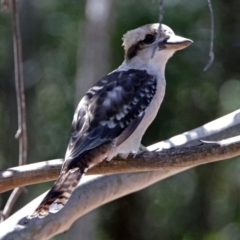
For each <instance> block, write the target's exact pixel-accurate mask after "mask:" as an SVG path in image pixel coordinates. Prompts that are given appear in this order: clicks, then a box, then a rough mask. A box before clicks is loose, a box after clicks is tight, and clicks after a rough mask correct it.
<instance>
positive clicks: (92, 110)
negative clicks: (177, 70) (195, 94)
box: [29, 23, 193, 218]
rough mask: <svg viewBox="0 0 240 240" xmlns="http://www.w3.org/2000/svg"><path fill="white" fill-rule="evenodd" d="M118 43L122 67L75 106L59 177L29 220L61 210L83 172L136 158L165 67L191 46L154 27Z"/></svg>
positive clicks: (154, 109)
mask: <svg viewBox="0 0 240 240" xmlns="http://www.w3.org/2000/svg"><path fill="white" fill-rule="evenodd" d="M159 29H160V30H161V32H158V31H159ZM122 40H123V47H124V53H125V54H124V61H123V63H122V64H121V65H120V66H119V67H118V68H117V69H115V70H114V71H112V72H110V73H109V74H107V75H106V76H105V77H103V78H102V79H100V80H99V81H98V82H97V83H96V84H94V85H93V86H92V87H91V88H90V89H89V90H88V91H87V93H86V94H85V95H84V96H83V98H82V99H81V101H80V102H79V104H78V106H77V108H76V110H75V113H74V117H73V121H72V128H71V137H70V141H69V144H68V147H67V151H66V154H65V158H64V159H65V160H64V163H63V166H62V169H61V172H60V175H59V177H58V179H57V180H56V182H55V183H54V185H53V187H52V188H51V189H50V191H49V192H48V193H47V195H46V196H45V198H44V199H43V200H42V202H41V203H40V205H39V206H38V207H37V208H36V210H35V211H34V212H33V214H31V215H29V218H35V217H38V218H43V217H45V216H47V215H48V214H49V213H56V212H58V211H59V210H61V209H62V208H63V207H64V205H65V204H66V203H67V201H68V200H69V198H70V197H71V195H72V193H73V191H74V189H75V188H76V186H77V184H78V183H79V181H80V179H81V177H82V176H83V175H84V174H85V173H86V171H87V170H88V169H89V168H91V167H93V166H95V165H97V164H99V163H100V162H102V161H103V160H107V161H109V160H111V159H112V158H113V157H114V156H116V155H120V156H121V157H123V158H126V157H127V156H128V154H130V153H132V154H134V155H136V154H137V153H138V151H139V148H140V144H141V139H142V137H143V135H144V133H145V131H146V130H147V128H148V126H149V125H150V124H151V122H152V121H153V120H154V118H155V117H156V115H157V113H158V110H159V108H160V105H161V103H162V101H163V98H164V94H165V87H166V81H165V66H166V63H167V61H168V59H169V58H170V57H172V55H173V54H174V53H175V52H176V51H177V50H181V49H184V48H186V47H188V46H189V45H190V44H191V43H193V41H192V40H190V39H188V38H184V37H180V36H178V35H175V33H174V32H173V30H172V29H171V28H170V27H168V26H167V25H165V24H161V26H159V23H153V24H147V25H144V26H141V27H138V28H136V29H134V30H130V31H128V32H127V33H126V34H124V35H123V38H122ZM154 48H155V52H154V50H153V49H154Z"/></svg>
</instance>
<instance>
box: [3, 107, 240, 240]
mask: <svg viewBox="0 0 240 240" xmlns="http://www.w3.org/2000/svg"><path fill="white" fill-rule="evenodd" d="M236 134H238V135H240V110H238V111H235V112H233V113H230V114H228V115H226V116H224V117H222V118H219V119H217V120H215V121H213V122H210V123H208V124H205V125H204V126H202V127H199V128H197V129H194V130H192V131H189V132H186V133H183V134H181V135H178V136H175V137H173V138H171V139H169V140H167V141H164V142H161V143H158V144H154V145H152V146H150V147H149V149H155V148H156V147H161V148H162V147H163V148H165V147H167V148H170V147H174V146H177V145H185V146H189V145H190V146H192V145H196V142H197V143H198V144H199V138H201V139H203V138H204V139H206V138H212V139H215V138H220V139H221V138H223V137H226V136H228V137H229V136H235V135H236ZM239 138H240V137H239V136H238V137H233V138H230V139H226V140H222V141H220V142H218V143H203V144H202V145H199V146H193V147H190V148H187V147H181V148H176V149H170V150H164V151H162V152H153V153H144V154H142V155H140V156H138V157H137V158H135V159H132V158H129V159H128V161H129V162H130V163H131V164H130V166H132V164H134V162H135V163H138V164H139V161H142V162H143V165H142V166H141V170H146V168H147V167H148V164H150V165H152V166H153V168H154V169H158V168H159V167H160V166H161V170H158V171H150V172H141V173H124V174H123V173H122V174H114V175H107V176H101V177H96V176H95V177H91V176H85V177H84V178H83V179H82V181H81V184H80V185H79V186H78V187H77V188H76V190H75V191H74V193H73V195H72V197H71V198H70V200H69V201H68V203H67V204H66V206H65V207H64V208H63V209H62V210H61V211H59V212H58V213H56V214H50V215H48V216H47V217H46V218H43V219H33V220H31V221H30V222H28V220H27V221H26V216H28V215H29V214H31V213H32V212H33V210H34V209H35V208H36V206H37V205H38V204H39V203H40V201H41V200H42V198H43V197H44V195H45V194H46V193H45V194H43V195H41V196H40V197H38V198H37V199H35V200H33V201H32V202H31V203H29V204H28V205H26V206H25V207H24V208H22V209H21V210H19V211H18V212H17V213H15V214H14V215H12V216H11V217H9V218H8V219H7V220H5V221H4V222H3V223H2V224H1V225H0V229H1V231H0V239H48V238H50V237H51V236H53V235H56V234H58V233H60V232H63V231H66V230H67V229H69V227H70V226H71V225H72V224H73V222H74V221H75V220H76V219H77V218H79V217H81V216H83V215H84V214H86V213H88V212H89V211H91V210H93V209H95V208H97V207H99V206H101V205H103V204H105V203H107V202H110V201H112V200H114V199H117V198H119V197H121V196H124V195H126V194H129V193H132V192H135V191H138V190H141V189H143V188H145V187H147V186H149V185H151V184H153V183H155V182H157V181H160V180H162V179H164V178H167V177H169V176H172V175H175V174H177V173H179V172H182V171H185V170H187V169H189V168H192V167H195V166H197V165H200V164H204V163H207V162H214V161H218V160H222V159H225V158H229V157H233V156H236V155H239V154H240V153H239V151H240V150H239V149H240V146H239V144H240V143H239V142H240V139H239ZM170 153H174V154H170ZM198 154H200V155H198ZM212 155H214V156H215V157H214V158H213V157H212ZM149 156H153V158H151V159H150V162H148V161H149V160H147V159H148V157H149ZM200 156H201V157H202V158H201V159H200ZM155 157H156V158H157V159H154V158H155ZM57 161H58V160H57ZM114 161H118V163H117V164H116V166H113V169H116V168H117V166H118V164H128V161H126V160H123V159H120V158H116V160H113V162H112V161H111V162H110V163H102V165H100V166H104V167H102V169H101V171H102V172H103V171H105V172H106V169H107V168H108V167H109V166H110V164H113V163H114ZM51 163H52V162H51V161H50V162H48V164H47V165H49V166H51ZM59 163H60V162H58V164H59ZM60 164H61V163H60ZM47 165H46V164H43V166H47ZM22 167H25V166H22ZM26 167H29V166H26ZM59 167H60V165H59ZM50 169H52V168H51V167H50ZM96 169H97V168H95V170H94V169H92V171H96ZM99 169H100V168H99ZM113 169H112V168H111V171H112V172H113ZM132 170H133V169H131V171H132ZM138 170H140V169H139V168H138ZM117 171H119V169H117ZM50 172H51V171H50ZM89 173H90V172H89ZM92 173H93V172H92ZM95 173H96V172H95ZM2 229H3V230H2Z"/></svg>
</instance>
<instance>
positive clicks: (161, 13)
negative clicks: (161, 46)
mask: <svg viewBox="0 0 240 240" xmlns="http://www.w3.org/2000/svg"><path fill="white" fill-rule="evenodd" d="M163 14H164V11H163V0H159V20H158V22H159V27H158V32H157V37H156V41H155V44H154V45H153V52H152V58H153V56H154V54H155V52H156V50H157V46H158V43H159V42H160V41H161V38H160V36H161V32H162V21H163Z"/></svg>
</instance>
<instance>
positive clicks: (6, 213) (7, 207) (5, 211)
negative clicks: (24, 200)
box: [1, 187, 24, 221]
mask: <svg viewBox="0 0 240 240" xmlns="http://www.w3.org/2000/svg"><path fill="white" fill-rule="evenodd" d="M23 190H24V188H23V187H19V188H15V189H14V190H13V191H12V193H11V195H10V197H9V198H8V201H7V203H6V205H5V207H4V209H3V211H2V212H1V220H2V221H4V220H5V219H7V218H8V217H9V215H10V213H11V210H12V208H13V206H14V204H15V202H16V201H17V199H18V197H19V196H20V194H21V193H22V191H23Z"/></svg>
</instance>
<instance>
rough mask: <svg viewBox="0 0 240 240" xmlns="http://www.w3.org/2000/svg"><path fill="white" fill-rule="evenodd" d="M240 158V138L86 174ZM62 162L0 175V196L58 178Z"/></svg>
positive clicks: (120, 161) (129, 160) (158, 154)
mask: <svg viewBox="0 0 240 240" xmlns="http://www.w3.org/2000/svg"><path fill="white" fill-rule="evenodd" d="M237 155H240V137H233V138H229V139H225V140H222V141H219V142H207V143H206V142H205V143H204V142H203V143H202V144H200V145H197V146H192V147H181V148H172V149H168V150H164V151H160V152H143V153H141V154H138V155H137V156H135V157H133V156H129V157H128V158H127V159H122V158H120V157H116V158H114V159H113V160H112V161H110V162H107V161H104V162H102V163H101V164H99V165H97V166H96V167H94V168H92V169H90V170H89V171H88V173H87V174H112V173H123V172H140V171H152V170H159V169H162V168H164V169H172V168H180V167H190V166H193V165H195V166H197V165H201V164H205V163H208V162H213V161H219V160H222V159H227V158H232V157H235V156H237ZM62 162H63V160H62V159H56V160H51V161H46V162H40V163H34V164H29V165H25V166H20V167H14V168H9V169H7V170H4V171H1V172H0V192H4V191H7V190H10V189H12V188H16V187H20V186H25V185H30V184H34V183H39V182H44V181H50V180H54V179H56V178H57V177H58V175H59V171H60V169H61V165H62Z"/></svg>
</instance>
